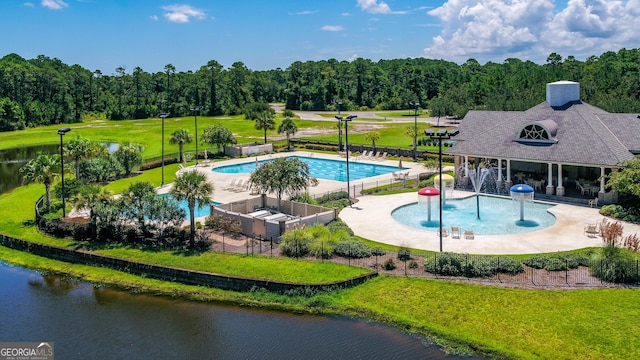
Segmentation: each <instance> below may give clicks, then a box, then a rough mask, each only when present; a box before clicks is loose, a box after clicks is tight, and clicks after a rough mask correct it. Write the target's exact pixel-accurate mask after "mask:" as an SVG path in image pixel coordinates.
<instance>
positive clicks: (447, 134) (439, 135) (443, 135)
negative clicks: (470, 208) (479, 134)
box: [424, 129, 460, 252]
mask: <svg viewBox="0 0 640 360" xmlns="http://www.w3.org/2000/svg"><path fill="white" fill-rule="evenodd" d="M459 132H460V131H458V130H453V131H447V130H446V129H440V130H438V132H435V133H434V131H433V129H427V130H425V131H424V134H425V135H426V136H427V137H429V138H430V139H437V140H438V159H439V162H440V166H439V174H440V178H439V179H438V180H439V182H440V185H439V190H440V194H439V198H440V228H439V229H438V232H439V233H440V252H442V193H443V189H442V140H443V139H444V140H446V139H451V137H452V136H456V135H458V133H459Z"/></svg>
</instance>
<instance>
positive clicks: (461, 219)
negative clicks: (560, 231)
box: [391, 196, 556, 235]
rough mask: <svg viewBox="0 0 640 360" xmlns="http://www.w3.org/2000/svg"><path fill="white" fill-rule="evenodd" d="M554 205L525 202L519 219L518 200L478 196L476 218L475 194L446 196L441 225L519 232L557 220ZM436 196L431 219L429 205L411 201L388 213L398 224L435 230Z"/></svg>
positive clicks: (496, 232) (482, 232)
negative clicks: (549, 210)
mask: <svg viewBox="0 0 640 360" xmlns="http://www.w3.org/2000/svg"><path fill="white" fill-rule="evenodd" d="M551 207H553V205H548V204H542V203H536V202H527V203H525V204H524V221H523V222H521V221H520V202H518V201H514V200H511V199H510V198H499V197H493V196H480V219H478V218H477V211H476V210H477V207H476V197H475V196H470V197H467V198H464V199H446V203H445V205H444V206H443V207H442V227H444V228H445V229H447V230H451V226H458V227H459V228H460V229H461V230H473V232H474V233H475V234H476V235H505V234H521V233H526V232H531V231H537V230H542V229H544V228H547V227H549V226H551V225H553V224H554V223H555V222H556V218H555V216H553V214H551V213H550V212H548V211H547V210H548V209H549V208H551ZM439 212H440V209H439V208H438V197H434V198H433V199H432V201H431V221H428V204H427V203H426V202H425V203H412V204H408V205H404V206H401V207H399V208H397V209H395V210H393V211H392V212H391V216H392V217H393V218H394V219H395V220H396V221H398V222H400V223H401V224H404V225H407V226H411V227H413V228H416V229H422V230H430V231H434V232H435V231H437V230H438V227H439V226H440V221H439V216H440V214H439Z"/></svg>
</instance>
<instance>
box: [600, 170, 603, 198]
mask: <svg viewBox="0 0 640 360" xmlns="http://www.w3.org/2000/svg"><path fill="white" fill-rule="evenodd" d="M600 192H601V193H603V194H604V166H602V167H600Z"/></svg>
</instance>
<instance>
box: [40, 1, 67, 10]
mask: <svg viewBox="0 0 640 360" xmlns="http://www.w3.org/2000/svg"><path fill="white" fill-rule="evenodd" d="M40 4H41V5H42V6H44V7H46V8H49V9H53V10H60V9H62V8H66V7H67V6H69V5H68V4H67V3H66V2H64V1H62V0H42V1H41V2H40Z"/></svg>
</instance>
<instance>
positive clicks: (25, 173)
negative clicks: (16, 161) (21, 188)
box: [20, 152, 61, 211]
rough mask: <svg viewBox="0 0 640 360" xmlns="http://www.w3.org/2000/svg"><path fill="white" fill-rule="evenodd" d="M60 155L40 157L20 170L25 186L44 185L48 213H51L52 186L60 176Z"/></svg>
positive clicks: (41, 154)
mask: <svg viewBox="0 0 640 360" xmlns="http://www.w3.org/2000/svg"><path fill="white" fill-rule="evenodd" d="M60 170H61V169H60V155H47V154H45V153H43V152H39V153H38V155H36V157H35V158H34V159H32V160H30V161H29V162H28V163H26V164H25V166H23V167H22V168H20V173H21V174H22V179H23V182H24V183H25V184H34V183H36V184H44V188H45V194H46V207H47V211H51V184H53V181H54V180H55V179H56V178H58V176H60Z"/></svg>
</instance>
